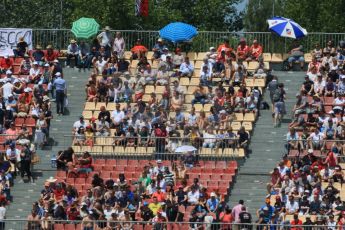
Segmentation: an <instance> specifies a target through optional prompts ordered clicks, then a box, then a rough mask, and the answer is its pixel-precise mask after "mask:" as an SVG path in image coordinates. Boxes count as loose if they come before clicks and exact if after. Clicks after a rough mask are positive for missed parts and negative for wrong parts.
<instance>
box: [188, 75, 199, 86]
mask: <svg viewBox="0 0 345 230" xmlns="http://www.w3.org/2000/svg"><path fill="white" fill-rule="evenodd" d="M189 84H190V85H199V84H200V78H196V77H192V78H191V79H190V83H189Z"/></svg>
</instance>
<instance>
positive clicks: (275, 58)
mask: <svg viewBox="0 0 345 230" xmlns="http://www.w3.org/2000/svg"><path fill="white" fill-rule="evenodd" d="M271 62H283V56H282V55H281V54H277V53H274V54H272V59H271Z"/></svg>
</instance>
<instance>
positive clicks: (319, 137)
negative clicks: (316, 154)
mask: <svg viewBox="0 0 345 230" xmlns="http://www.w3.org/2000/svg"><path fill="white" fill-rule="evenodd" d="M324 138H325V135H324V134H323V133H321V132H320V130H319V129H318V128H316V129H315V131H314V132H313V133H312V134H310V136H309V137H308V138H307V140H308V145H309V148H310V149H323V148H324V141H323V140H324Z"/></svg>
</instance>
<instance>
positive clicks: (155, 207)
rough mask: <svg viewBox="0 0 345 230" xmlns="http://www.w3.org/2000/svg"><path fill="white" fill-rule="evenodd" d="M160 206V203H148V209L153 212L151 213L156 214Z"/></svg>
mask: <svg viewBox="0 0 345 230" xmlns="http://www.w3.org/2000/svg"><path fill="white" fill-rule="evenodd" d="M161 208H162V205H161V204H160V203H157V204H155V203H150V204H149V209H151V211H152V212H153V215H157V212H158V211H159V210H160V209H161Z"/></svg>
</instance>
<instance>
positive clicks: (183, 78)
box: [180, 77, 189, 86]
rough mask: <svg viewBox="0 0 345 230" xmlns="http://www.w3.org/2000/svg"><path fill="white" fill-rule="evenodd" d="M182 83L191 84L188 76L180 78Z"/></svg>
mask: <svg viewBox="0 0 345 230" xmlns="http://www.w3.org/2000/svg"><path fill="white" fill-rule="evenodd" d="M180 85H185V86H188V85H189V78H188V77H182V78H181V79H180Z"/></svg>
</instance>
